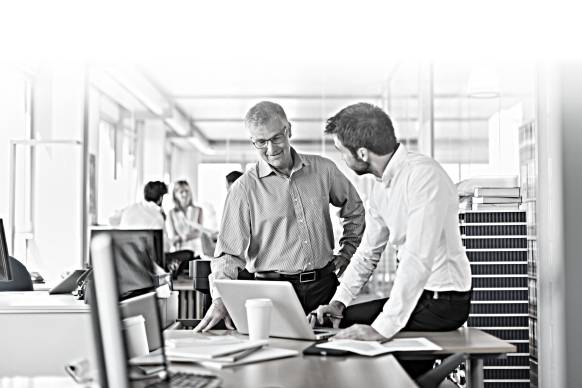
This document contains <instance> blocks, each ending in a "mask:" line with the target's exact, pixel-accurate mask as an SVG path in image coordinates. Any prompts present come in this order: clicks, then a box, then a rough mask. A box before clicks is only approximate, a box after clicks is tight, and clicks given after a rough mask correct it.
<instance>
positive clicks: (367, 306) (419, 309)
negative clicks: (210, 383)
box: [340, 292, 471, 378]
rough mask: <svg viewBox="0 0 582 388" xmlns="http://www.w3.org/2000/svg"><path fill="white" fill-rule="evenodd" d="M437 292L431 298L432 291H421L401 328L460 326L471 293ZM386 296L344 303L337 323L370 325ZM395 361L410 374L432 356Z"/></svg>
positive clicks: (426, 367)
mask: <svg viewBox="0 0 582 388" xmlns="http://www.w3.org/2000/svg"><path fill="white" fill-rule="evenodd" d="M441 295H442V296H441V297H439V298H438V299H434V298H433V297H432V295H429V293H427V292H424V293H423V294H422V296H421V297H420V299H419V301H418V303H417V304H416V306H415V307H414V310H413V311H412V315H411V316H410V319H409V320H408V322H407V323H406V326H405V327H404V329H403V330H409V331H449V330H455V329H458V328H459V327H461V326H462V325H463V324H464V323H465V321H466V320H467V318H468V317H469V309H470V307H471V296H470V295H471V294H470V293H468V295H467V296H449V295H447V294H441ZM387 300H388V299H387V298H383V299H376V300H372V301H370V302H365V303H358V304H355V305H352V306H348V307H347V308H346V310H345V311H344V318H343V319H342V321H341V322H340V327H349V326H351V325H353V324H355V323H360V324H365V325H371V324H372V322H374V320H375V319H376V317H378V315H379V314H380V313H381V312H382V308H383V307H384V304H385V303H386V301H387ZM397 358H398V357H397ZM398 361H399V362H400V364H401V365H402V367H403V368H404V369H405V370H406V371H407V372H408V374H409V375H410V376H411V377H412V378H416V377H418V376H420V375H422V374H423V373H425V372H427V371H428V370H430V369H431V368H432V366H433V364H434V359H431V360H414V361H412V360H402V359H400V358H398Z"/></svg>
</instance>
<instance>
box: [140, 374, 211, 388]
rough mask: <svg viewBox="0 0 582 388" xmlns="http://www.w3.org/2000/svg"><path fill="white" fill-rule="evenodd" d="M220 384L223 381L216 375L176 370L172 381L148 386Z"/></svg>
mask: <svg viewBox="0 0 582 388" xmlns="http://www.w3.org/2000/svg"><path fill="white" fill-rule="evenodd" d="M220 386H221V381H220V379H219V378H218V377H216V376H202V375H195V374H192V373H184V372H176V373H172V374H171V375H170V381H160V382H157V383H154V384H151V385H148V386H147V387H146V388H168V387H171V388H218V387H220Z"/></svg>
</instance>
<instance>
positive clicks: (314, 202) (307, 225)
mask: <svg viewBox="0 0 582 388" xmlns="http://www.w3.org/2000/svg"><path fill="white" fill-rule="evenodd" d="M245 126H246V127H247V128H248V130H249V132H250V135H251V143H252V144H253V146H254V147H255V148H256V150H257V153H258V156H259V161H258V162H257V164H256V166H255V167H254V168H251V169H250V170H248V171H247V172H246V173H244V174H243V176H242V177H240V178H239V179H238V180H237V181H236V182H235V183H234V184H233V185H232V187H231V188H230V190H229V191H228V194H227V198H226V203H225V209H224V213H223V216H222V221H221V227H220V234H219V236H218V243H217V247H216V251H215V254H214V259H213V260H212V263H211V266H212V274H211V280H212V279H235V278H237V276H238V274H239V271H240V270H242V269H243V268H245V267H246V269H247V270H248V271H249V272H250V273H252V274H253V275H254V277H255V279H260V280H287V281H290V282H291V284H292V285H293V288H294V289H295V292H296V293H297V295H298V297H299V300H300V302H301V304H302V306H303V308H304V310H305V311H306V312H308V311H311V310H312V309H314V308H315V307H317V306H319V305H320V304H322V303H327V302H329V300H330V298H331V296H332V295H333V293H334V292H335V290H336V288H337V284H338V281H337V276H336V274H335V272H334V271H335V270H338V271H339V274H341V273H342V272H343V270H344V269H345V267H346V266H347V264H348V263H349V260H350V258H351V256H352V254H353V253H354V251H355V250H356V248H357V247H358V245H359V244H360V241H361V238H362V233H363V232H364V227H365V212H364V207H363V204H362V201H361V200H360V197H359V196H358V193H357V192H356V189H355V188H354V186H353V185H352V184H351V183H350V181H348V179H347V178H346V177H345V176H344V175H343V174H342V173H341V172H340V170H339V169H338V168H337V166H336V165H335V164H334V163H333V162H332V161H330V160H329V159H326V158H323V157H321V156H317V155H305V154H299V153H298V152H296V151H295V149H293V148H292V147H291V145H290V143H289V139H290V137H291V124H290V123H289V121H288V120H287V116H286V115H285V112H284V111H283V108H282V107H281V106H280V105H278V104H275V103H273V102H269V101H263V102H260V103H258V104H256V105H255V106H254V107H252V108H251V109H250V110H249V111H248V113H247V115H246V117H245ZM330 204H332V205H334V206H337V207H340V208H341V210H340V217H341V218H343V236H342V237H341V238H340V249H339V254H338V255H335V256H334V253H333V244H334V238H333V229H332V223H331V220H330V215H329V205H330ZM211 294H212V297H213V303H212V305H211V307H210V309H209V310H208V312H207V314H206V315H205V317H204V319H203V320H202V321H201V322H200V324H199V325H198V326H197V327H196V328H195V330H196V331H199V330H204V331H205V330H209V329H210V328H212V327H214V326H215V325H216V324H217V323H218V322H219V321H221V320H223V319H224V320H225V323H226V325H227V327H229V328H234V327H233V325H232V321H231V319H230V317H229V315H228V312H227V311H226V308H225V306H224V304H223V302H222V299H221V298H220V295H218V294H217V291H216V289H215V288H214V287H211Z"/></svg>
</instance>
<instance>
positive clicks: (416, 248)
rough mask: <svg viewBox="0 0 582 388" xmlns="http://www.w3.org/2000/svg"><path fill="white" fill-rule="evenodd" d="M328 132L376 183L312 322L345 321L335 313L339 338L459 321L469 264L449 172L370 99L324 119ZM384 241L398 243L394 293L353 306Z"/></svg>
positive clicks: (465, 309)
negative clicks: (341, 270)
mask: <svg viewBox="0 0 582 388" xmlns="http://www.w3.org/2000/svg"><path fill="white" fill-rule="evenodd" d="M325 133H328V134H332V135H334V143H335V147H336V148H337V149H338V150H339V151H340V153H341V154H342V156H343V158H344V161H345V162H346V164H347V165H348V166H349V167H350V168H351V169H352V170H354V171H355V172H356V173H357V174H359V175H363V174H373V175H374V176H375V177H376V179H377V182H375V185H374V187H373V189H372V192H371V194H370V196H369V204H370V206H369V210H368V213H369V214H368V217H366V234H365V236H364V239H363V242H362V245H361V246H360V247H359V249H358V250H357V251H356V253H355V254H354V257H353V258H352V261H351V263H350V264H349V266H348V268H347V269H346V272H345V274H344V276H343V278H342V281H341V284H340V285H339V287H338V290H337V292H336V293H335V295H334V296H333V297H332V300H331V302H330V303H329V304H328V305H323V306H320V307H318V308H317V309H316V310H315V311H313V312H312V314H311V315H310V320H311V323H312V325H314V324H315V321H317V322H319V323H323V322H324V317H325V316H329V317H341V316H343V319H342V320H341V322H340V321H339V318H331V320H332V322H333V323H334V326H335V325H338V324H340V327H346V328H345V329H344V330H342V331H340V332H339V333H338V334H337V335H336V336H335V338H338V339H341V338H349V339H357V340H386V339H390V338H392V337H393V336H394V335H395V334H396V333H398V332H399V331H400V330H419V331H448V330H454V329H457V328H459V327H460V326H462V325H463V323H464V322H465V321H466V320H467V318H468V315H469V308H470V302H471V268H470V265H469V260H468V258H467V255H466V254H465V250H464V248H463V245H462V242H461V236H460V231H459V225H458V213H457V212H458V202H457V201H458V199H457V191H456V189H455V186H454V184H453V182H452V181H451V179H450V178H449V176H448V175H447V173H446V172H445V171H444V170H443V168H442V167H441V166H440V165H439V164H438V163H437V162H436V161H435V160H433V159H432V158H430V157H428V156H425V155H421V154H418V153H414V152H409V151H408V150H407V149H406V148H405V147H404V146H403V145H402V144H398V143H397V142H396V137H395V135H394V128H393V126H392V121H391V120H390V117H389V116H388V115H387V114H386V113H385V112H383V111H382V110H381V109H380V108H378V107H376V106H373V105H370V104H365V103H360V104H355V105H350V106H348V107H346V108H344V109H343V110H341V111H340V112H339V113H338V114H336V115H335V116H333V117H331V118H329V119H328V120H327V125H326V129H325ZM386 244H391V245H392V246H394V247H395V248H396V250H397V251H398V259H399V264H398V269H397V271H396V277H395V279H394V285H393V288H392V290H391V293H390V298H388V299H380V300H375V301H371V302H367V303H361V304H356V305H352V306H349V304H350V302H352V301H353V300H354V298H355V297H356V296H357V295H358V293H359V292H360V290H361V288H362V287H363V285H364V284H365V283H366V282H367V281H368V279H369V278H370V276H371V275H372V274H373V272H374V270H375V269H376V266H377V264H378V262H379V260H380V255H381V254H382V252H383V251H384V248H385V247H386ZM346 306H349V307H347V308H346ZM425 366H427V369H428V368H430V367H431V366H432V361H431V362H429V363H428V364H426V365H425ZM421 372H422V368H421V370H419V371H418V372H417V373H418V374H420V373H421ZM415 374H416V373H415Z"/></svg>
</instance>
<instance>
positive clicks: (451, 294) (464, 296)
mask: <svg viewBox="0 0 582 388" xmlns="http://www.w3.org/2000/svg"><path fill="white" fill-rule="evenodd" d="M472 294H473V290H469V291H430V290H424V291H423V292H422V296H421V297H422V298H426V299H445V300H469V299H471V295H472Z"/></svg>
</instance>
